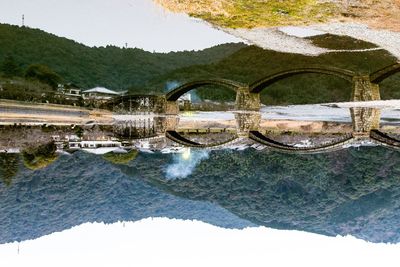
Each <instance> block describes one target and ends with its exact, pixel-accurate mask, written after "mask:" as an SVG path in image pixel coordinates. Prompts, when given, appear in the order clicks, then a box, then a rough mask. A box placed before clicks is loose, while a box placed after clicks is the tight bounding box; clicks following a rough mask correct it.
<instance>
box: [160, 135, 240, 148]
mask: <svg viewBox="0 0 400 267" xmlns="http://www.w3.org/2000/svg"><path fill="white" fill-rule="evenodd" d="M165 136H166V137H167V138H168V139H169V140H172V141H174V142H176V143H178V144H181V145H184V146H186V147H198V148H211V147H217V146H222V145H225V144H228V143H230V142H232V141H233V140H235V139H237V138H238V136H237V135H235V136H233V137H232V138H229V139H228V140H224V141H222V142H218V143H213V144H200V143H197V142H194V141H192V140H189V139H187V138H185V137H183V136H182V135H180V134H179V133H178V132H176V131H167V132H166V134H165Z"/></svg>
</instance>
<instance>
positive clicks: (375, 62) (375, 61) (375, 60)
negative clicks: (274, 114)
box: [152, 35, 400, 104]
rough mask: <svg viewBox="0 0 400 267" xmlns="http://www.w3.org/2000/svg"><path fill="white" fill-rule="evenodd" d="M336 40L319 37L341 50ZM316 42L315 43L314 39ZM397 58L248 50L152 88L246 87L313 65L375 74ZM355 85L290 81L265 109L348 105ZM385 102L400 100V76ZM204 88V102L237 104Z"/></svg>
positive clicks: (354, 43) (270, 93)
mask: <svg viewBox="0 0 400 267" xmlns="http://www.w3.org/2000/svg"><path fill="white" fill-rule="evenodd" d="M327 37H330V38H322V37H314V38H313V39H314V40H313V41H315V44H317V45H318V46H321V47H325V46H328V47H329V48H331V49H333V48H334V47H335V44H334V41H333V40H332V38H331V37H332V36H331V35H329V36H327ZM311 39H312V38H311ZM371 46H372V44H370V43H365V42H362V41H359V40H355V39H352V38H349V37H341V38H339V39H338V41H337V43H336V47H338V48H346V49H359V48H360V47H362V48H365V47H371ZM396 61H397V59H396V58H395V57H394V56H392V55H391V54H390V53H389V52H387V51H385V50H375V51H368V52H346V53H343V52H342V53H328V54H322V55H320V56H317V57H313V56H306V55H300V54H289V53H281V52H277V51H271V50H265V49H262V48H259V47H256V46H247V47H244V48H242V49H240V50H239V51H237V52H235V53H234V54H232V55H231V56H229V57H226V58H224V59H222V60H221V61H219V62H216V63H212V64H208V65H203V66H190V67H185V68H181V69H178V70H174V71H172V72H170V73H167V74H165V75H163V76H160V77H159V78H158V79H155V80H153V82H152V87H153V88H160V87H161V86H162V85H163V84H165V83H166V81H175V82H176V83H184V82H186V81H189V80H195V79H202V78H225V79H231V80H235V81H240V82H244V83H247V84H248V83H252V82H254V81H257V80H259V79H261V78H263V77H266V76H268V75H270V74H273V73H276V72H279V71H280V70H287V69H291V68H302V67H306V66H311V65H318V66H333V67H337V68H342V69H348V70H352V71H354V72H357V73H363V74H369V73H372V72H374V71H376V70H378V69H381V68H383V67H385V66H388V65H391V64H393V63H395V62H396ZM351 88H352V86H351V84H350V83H348V82H346V81H344V80H342V79H340V78H335V77H332V76H329V75H320V74H303V75H298V76H294V77H291V78H287V79H284V80H282V81H280V82H278V83H276V84H273V85H272V86H270V87H269V88H268V89H267V90H264V91H263V92H262V95H261V100H262V102H263V103H265V104H295V103H296V104H305V103H321V102H334V101H348V100H349V99H350V95H351ZM381 88H382V90H381V94H382V98H383V99H391V98H400V91H399V90H398V88H400V74H396V75H394V76H392V77H391V78H389V79H387V80H385V81H384V82H383V83H382V85H381ZM215 89H216V88H204V90H198V92H197V94H198V95H199V96H200V97H201V98H210V99H216V98H217V99H218V98H219V99H223V100H234V94H233V93H232V92H230V91H229V90H227V89H225V90H224V89H223V88H219V90H215Z"/></svg>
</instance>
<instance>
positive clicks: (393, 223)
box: [122, 147, 400, 242]
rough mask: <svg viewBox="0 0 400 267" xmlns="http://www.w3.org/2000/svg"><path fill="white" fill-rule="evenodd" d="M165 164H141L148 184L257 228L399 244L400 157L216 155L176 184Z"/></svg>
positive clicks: (377, 152)
mask: <svg viewBox="0 0 400 267" xmlns="http://www.w3.org/2000/svg"><path fill="white" fill-rule="evenodd" d="M162 162H163V161H162V159H160V160H159V161H158V162H157V159H152V160H151V162H150V161H149V158H146V161H142V162H141V161H140V159H138V160H137V161H136V165H135V166H136V168H137V166H140V165H144V164H145V163H146V164H147V165H151V167H147V168H145V167H143V168H142V169H140V173H141V177H142V179H143V180H145V181H147V182H148V183H149V184H151V185H154V186H156V187H157V188H160V189H162V190H163V191H165V192H168V193H170V194H173V195H176V196H179V197H183V198H187V199H191V200H196V201H209V202H211V203H217V204H219V205H220V206H222V207H223V208H225V209H227V210H229V211H230V212H232V213H234V214H235V215H237V216H239V217H240V218H243V219H246V220H248V221H251V222H253V223H255V224H260V225H265V226H268V227H274V228H280V229H297V230H303V231H309V232H314V233H321V234H325V235H332V236H335V235H337V234H341V235H346V234H351V235H354V236H356V237H358V238H362V239H365V240H369V241H372V242H400V235H399V233H398V231H397V225H398V223H397V222H398V221H399V219H400V212H399V211H400V208H399V207H400V201H399V200H398V199H399V198H398V196H399V194H400V190H399V188H400V187H399V183H400V181H399V179H398V177H399V173H400V172H399V171H400V169H399V168H398V166H399V165H398V164H399V162H400V154H399V153H398V152H395V151H391V150H388V149H385V148H381V147H378V148H375V147H374V148H362V149H346V150H341V151H336V152H333V153H327V154H314V155H298V154H281V153H275V152H269V153H265V152H255V151H251V150H246V151H243V152H232V151H220V152H212V153H210V156H209V159H207V160H204V161H202V162H201V163H200V164H199V165H198V166H197V167H196V169H195V170H194V171H193V173H192V174H191V175H190V176H189V177H187V178H186V179H176V180H165V179H164V178H163V177H164V173H163V168H157V167H155V166H163V165H162ZM383 162H384V163H383ZM164 166H165V165H164ZM122 170H123V171H124V172H125V173H128V172H127V171H126V170H125V169H122Z"/></svg>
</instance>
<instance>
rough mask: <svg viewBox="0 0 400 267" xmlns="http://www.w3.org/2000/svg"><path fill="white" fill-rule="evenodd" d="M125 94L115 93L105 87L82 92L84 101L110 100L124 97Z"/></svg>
mask: <svg viewBox="0 0 400 267" xmlns="http://www.w3.org/2000/svg"><path fill="white" fill-rule="evenodd" d="M124 93H125V92H115V91H113V90H110V89H107V88H104V87H95V88H92V89H89V90H85V91H83V92H82V96H83V99H85V100H97V101H98V100H100V101H104V100H109V99H111V98H113V97H116V96H120V95H123V94H124Z"/></svg>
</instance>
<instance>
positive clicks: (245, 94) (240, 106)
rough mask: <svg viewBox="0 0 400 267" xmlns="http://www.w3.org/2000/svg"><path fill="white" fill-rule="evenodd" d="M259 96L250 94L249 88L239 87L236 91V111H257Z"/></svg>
mask: <svg viewBox="0 0 400 267" xmlns="http://www.w3.org/2000/svg"><path fill="white" fill-rule="evenodd" d="M260 106H261V105H260V94H258V93H251V92H250V88H249V87H240V88H238V89H237V91H236V103H235V108H236V110H247V111H259V110H260Z"/></svg>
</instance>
